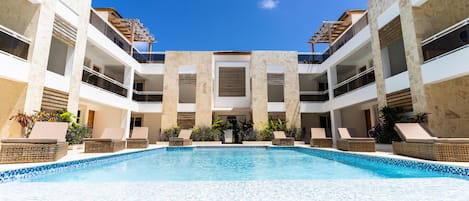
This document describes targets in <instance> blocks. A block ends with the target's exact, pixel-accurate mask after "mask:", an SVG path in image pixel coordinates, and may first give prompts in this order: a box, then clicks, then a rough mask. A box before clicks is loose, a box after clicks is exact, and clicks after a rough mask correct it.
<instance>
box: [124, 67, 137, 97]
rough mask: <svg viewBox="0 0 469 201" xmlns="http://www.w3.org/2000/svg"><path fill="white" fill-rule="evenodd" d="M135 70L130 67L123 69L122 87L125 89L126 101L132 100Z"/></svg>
mask: <svg viewBox="0 0 469 201" xmlns="http://www.w3.org/2000/svg"><path fill="white" fill-rule="evenodd" d="M134 76H135V69H134V68H132V67H125V70H124V86H125V87H126V88H127V99H129V100H132V96H133V84H134Z"/></svg>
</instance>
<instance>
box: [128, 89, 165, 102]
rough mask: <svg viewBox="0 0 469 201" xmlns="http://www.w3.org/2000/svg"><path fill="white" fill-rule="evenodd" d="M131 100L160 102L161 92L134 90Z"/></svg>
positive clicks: (161, 98) (161, 99)
mask: <svg viewBox="0 0 469 201" xmlns="http://www.w3.org/2000/svg"><path fill="white" fill-rule="evenodd" d="M132 100H134V101H137V102H161V101H163V92H162V91H137V90H134V93H133V96H132Z"/></svg>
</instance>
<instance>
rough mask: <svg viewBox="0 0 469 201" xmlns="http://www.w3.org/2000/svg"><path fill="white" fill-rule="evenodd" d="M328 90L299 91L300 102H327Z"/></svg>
mask: <svg viewBox="0 0 469 201" xmlns="http://www.w3.org/2000/svg"><path fill="white" fill-rule="evenodd" d="M327 100H329V93H328V90H325V91H300V101H327Z"/></svg>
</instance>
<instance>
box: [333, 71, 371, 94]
mask: <svg viewBox="0 0 469 201" xmlns="http://www.w3.org/2000/svg"><path fill="white" fill-rule="evenodd" d="M374 81H375V68H374V67H371V68H368V69H366V70H365V71H363V72H361V73H358V74H356V75H354V76H352V77H350V78H348V79H346V80H344V81H343V82H341V83H339V84H337V85H336V86H335V87H334V97H336V96H340V95H342V94H345V93H348V92H350V91H353V90H355V89H358V88H360V87H363V86H365V85H368V84H370V83H373V82H374Z"/></svg>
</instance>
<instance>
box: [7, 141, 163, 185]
mask: <svg viewBox="0 0 469 201" xmlns="http://www.w3.org/2000/svg"><path fill="white" fill-rule="evenodd" d="M165 150H166V149H165V148H155V149H146V150H141V151H136V152H128V153H121V154H116V155H108V156H101V157H96V158H89V159H82V160H75V161H67V162H60V163H54V164H48V165H41V166H35V167H27V168H20V169H15V170H6V171H0V184H1V183H7V182H13V181H20V180H26V179H30V178H34V177H38V176H41V175H45V174H51V173H57V172H64V171H67V170H71V169H75V168H83V167H88V166H95V165H100V164H103V163H111V162H118V161H122V160H127V159H132V158H137V157H141V156H145V155H147V154H148V153H149V152H153V153H156V152H163V151H165Z"/></svg>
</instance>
